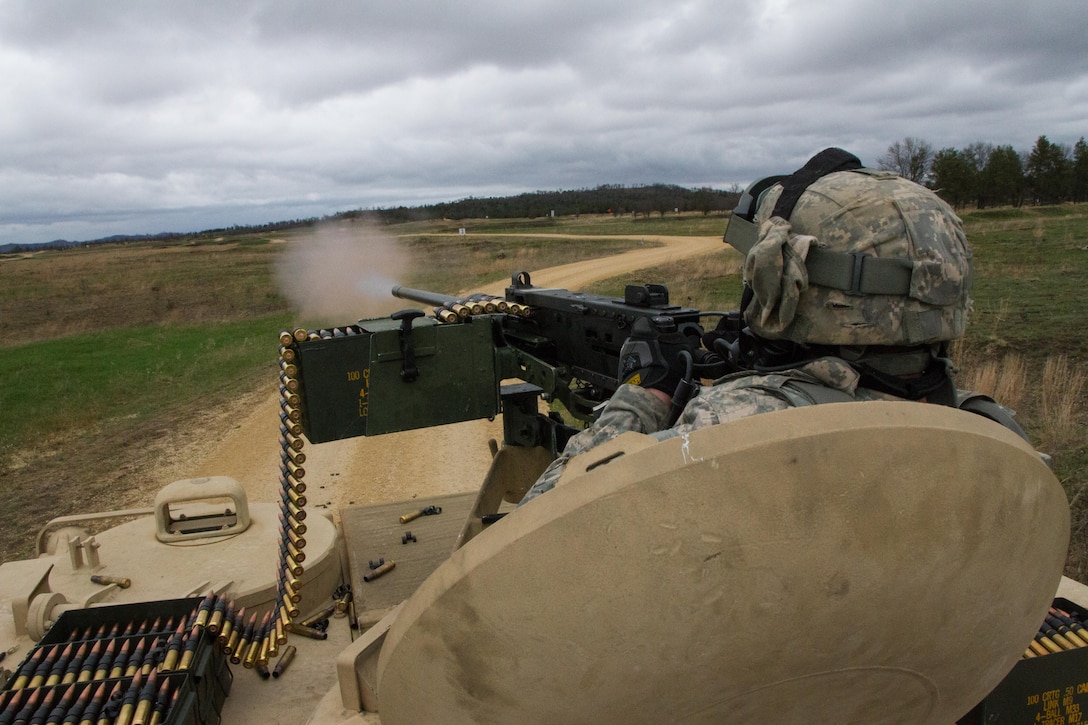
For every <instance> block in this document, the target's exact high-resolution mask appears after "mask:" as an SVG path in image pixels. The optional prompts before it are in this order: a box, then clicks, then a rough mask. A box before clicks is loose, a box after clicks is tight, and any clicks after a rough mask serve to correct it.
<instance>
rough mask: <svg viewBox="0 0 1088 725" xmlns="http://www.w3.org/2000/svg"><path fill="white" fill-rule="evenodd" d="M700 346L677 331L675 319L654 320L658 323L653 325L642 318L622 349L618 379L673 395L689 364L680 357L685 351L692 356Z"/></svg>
mask: <svg viewBox="0 0 1088 725" xmlns="http://www.w3.org/2000/svg"><path fill="white" fill-rule="evenodd" d="M697 344H698V340H697V339H693V338H690V337H688V336H687V335H684V334H682V333H680V332H677V331H676V323H675V322H674V321H673V320H672V318H669V317H660V318H654V322H651V321H650V320H649V319H648V318H646V317H640V318H639V319H638V320H636V321H635V324H634V325H633V326H632V327H631V336H630V337H628V338H627V340H626V341H625V342H624V343H623V347H622V348H620V367H619V372H618V375H617V379H618V380H619V382H620V383H628V384H630V385H640V386H642V387H644V388H651V389H654V390H660V391H662V392H665V393H668V394H669V395H672V394H673V392H674V391H675V390H676V387H677V386H678V385H679V384H680V381H681V380H682V379H683V378H684V374H685V371H686V369H687V363H686V361H685V360H684V358H683V357H682V356H681V354H680V353H681V352H683V351H685V350H687V351H689V352H690V351H691V349H692V347H693V346H695V345H697Z"/></svg>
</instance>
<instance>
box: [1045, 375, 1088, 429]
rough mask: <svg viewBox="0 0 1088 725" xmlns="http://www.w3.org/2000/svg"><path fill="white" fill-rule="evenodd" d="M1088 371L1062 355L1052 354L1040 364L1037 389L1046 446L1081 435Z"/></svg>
mask: <svg viewBox="0 0 1088 725" xmlns="http://www.w3.org/2000/svg"><path fill="white" fill-rule="evenodd" d="M1086 382H1088V373H1085V370H1084V368H1082V367H1079V366H1075V365H1073V364H1072V363H1070V361H1069V359H1068V358H1067V357H1066V356H1065V355H1051V356H1050V357H1048V358H1047V359H1046V363H1044V365H1043V379H1042V385H1041V390H1040V426H1039V429H1040V435H1041V437H1042V438H1043V443H1044V445H1046V446H1047V447H1058V446H1062V445H1065V444H1068V443H1070V442H1072V441H1073V440H1074V439H1075V438H1076V437H1078V436H1083V435H1084V428H1083V425H1082V421H1081V417H1082V416H1081V413H1082V411H1083V410H1084V389H1085V384H1086Z"/></svg>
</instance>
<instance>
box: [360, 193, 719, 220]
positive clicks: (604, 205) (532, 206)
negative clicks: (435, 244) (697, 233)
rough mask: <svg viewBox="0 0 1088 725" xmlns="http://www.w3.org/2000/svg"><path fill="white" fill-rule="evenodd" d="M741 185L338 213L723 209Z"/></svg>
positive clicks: (399, 215) (506, 215) (511, 215)
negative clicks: (721, 187) (725, 187)
mask: <svg viewBox="0 0 1088 725" xmlns="http://www.w3.org/2000/svg"><path fill="white" fill-rule="evenodd" d="M739 199H740V190H739V189H738V188H736V187H734V188H732V189H729V190H721V189H712V188H709V187H703V188H698V189H688V188H685V187H682V186H676V185H673V184H639V185H626V184H603V185H601V186H597V187H594V188H592V189H566V190H559V191H533V192H527V193H524V194H517V195H514V196H490V197H474V196H471V197H468V198H466V199H459V200H457V201H448V202H441V203H437V204H426V205H423V206H415V207H406V206H398V207H392V208H384V209H370V210H365V211H363V210H359V211H356V212H347V213H345V214H343V215H340V216H365V217H370V218H374V219H377V220H379V221H381V222H383V223H386V224H396V223H399V222H406V221H419V220H423V219H484V218H491V219H535V218H539V217H547V216H577V215H579V214H612V215H615V216H624V215H628V214H631V215H634V216H640V215H642V216H650V215H651V214H659V215H661V216H665V215H666V214H671V213H675V212H693V211H694V212H701V213H702V214H711V213H718V212H725V211H727V210H730V209H732V208H733V207H734V206H736V203H737V201H738V200H739Z"/></svg>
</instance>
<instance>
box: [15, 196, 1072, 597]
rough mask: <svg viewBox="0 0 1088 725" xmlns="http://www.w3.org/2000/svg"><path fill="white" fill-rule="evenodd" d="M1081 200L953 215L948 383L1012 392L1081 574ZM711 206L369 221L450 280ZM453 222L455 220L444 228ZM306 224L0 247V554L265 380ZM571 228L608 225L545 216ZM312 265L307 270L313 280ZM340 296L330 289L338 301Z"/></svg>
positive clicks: (291, 316)
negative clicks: (964, 265)
mask: <svg viewBox="0 0 1088 725" xmlns="http://www.w3.org/2000/svg"><path fill="white" fill-rule="evenodd" d="M1086 216H1088V209H1086V208H1085V207H1084V206H1083V205H1081V206H1064V207H1055V208H1040V209H1000V210H985V211H980V212H973V213H969V214H966V215H965V222H966V224H967V228H968V234H969V237H970V238H971V240H972V245H973V248H974V253H975V262H976V264H975V270H976V276H975V287H974V297H975V308H974V313H973V318H972V326H971V329H970V332H969V335H968V337H967V339H966V340H965V341H964V342H963V343H961V344H958V345H957V346H956V350H955V357H956V359H957V361H958V362H959V365H960V367H961V370H962V372H961V373H960V376H959V380H960V381H962V382H963V384H964V386H966V387H971V388H972V389H977V390H980V391H983V392H991V391H995V392H997V394H998V396H999V397H1000V398H1001V399H1002V400H1005V401H1009V402H1011V403H1012V404H1013V406H1014V407H1016V408H1017V410H1018V413H1019V415H1018V417H1019V419H1020V421H1021V422H1022V423H1023V424H1024V425H1025V426H1026V427H1027V429H1028V431H1029V433H1030V434H1031V435H1032V437H1033V440H1034V441H1035V442H1036V444H1037V445H1039V446H1040V447H1041V448H1042V449H1044V450H1047V451H1048V452H1050V453H1051V454H1052V455H1053V456H1054V462H1055V471H1056V473H1057V475H1058V476H1059V478H1060V479H1061V480H1062V483H1063V485H1064V486H1065V487H1066V490H1067V492H1068V493H1069V496H1070V499H1071V501H1072V503H1073V510H1074V541H1073V545H1072V546H1071V549H1070V556H1069V564H1068V568H1067V573H1069V574H1070V575H1071V576H1075V577H1077V578H1079V579H1082V580H1088V505H1086V496H1085V495H1084V489H1085V487H1086V485H1088V441H1086V440H1085V436H1084V434H1083V431H1084V423H1085V383H1084V374H1083V372H1082V371H1083V370H1084V369H1085V367H1086V366H1085V363H1086V362H1088V336H1085V335H1084V333H1083V330H1084V329H1086V326H1088V297H1086V296H1084V295H1082V294H1080V292H1081V288H1082V287H1083V286H1084V285H1085V283H1086V282H1088V219H1086ZM724 225H725V220H724V218H723V217H721V216H707V217H704V216H701V215H681V216H673V215H670V216H666V217H664V218H659V217H653V218H638V219H634V218H631V217H623V218H613V217H610V216H583V217H578V218H555V219H552V218H543V219H534V220H499V219H493V220H492V219H487V220H468V221H454V222H450V221H440V222H427V223H413V224H405V225H399V226H395V227H390V228H387V229H385V230H383V231H384V234H383V238H385V239H386V240H387V246H388V247H389V248H391V249H392V250H393V253H394V255H395V256H397V257H398V259H397V262H398V264H397V265H396V268H397V269H399V270H401V271H400V273H399V274H398V276H397V277H396V278H395V280H394V281H397V282H402V283H405V284H408V285H410V286H414V287H423V288H428V289H433V290H436V291H442V292H456V291H463V290H467V289H472V288H474V287H475V286H478V285H480V284H482V283H484V282H490V281H494V280H497V279H503V278H506V277H508V276H509V275H510V274H511V273H512V272H514V271H517V270H520V269H525V270H529V271H532V270H534V269H540V268H543V267H547V266H551V265H554V264H561V263H565V262H570V261H574V260H577V259H585V258H588V257H591V256H601V255H605V254H611V253H613V252H616V251H620V250H622V249H625V248H629V247H631V246H637V245H639V244H644V243H648V242H645V241H643V237H649V236H652V235H657V234H665V235H676V234H685V235H700V236H709V235H720V234H721V233H722V231H723V229H724ZM461 227H464V228H466V230H467V231H468V234H467V235H466V236H460V235H459V234H458V233H457V231H458V229H459V228H461ZM310 234H311V233H310V232H306V231H295V232H290V233H275V234H239V235H233V236H224V237H218V238H210V239H209V238H193V239H187V240H180V241H178V242H176V243H171V244H160V243H155V244H152V243H140V244H128V245H123V246H121V245H107V246H100V247H94V248H86V249H73V250H69V251H64V252H41V253H36V254H31V255H17V256H8V257H0V320H2V321H3V325H4V327H3V329H4V333H5V334H4V335H3V336H2V337H0V376H2V379H3V380H4V382H5V385H4V386H3V387H2V388H0V410H3V412H4V418H5V421H6V423H7V425H5V426H4V427H3V428H2V429H0V466H2V468H0V470H2V471H3V474H4V477H5V486H4V487H3V488H2V489H0V505H2V506H3V510H4V511H5V512H6V514H7V518H6V521H5V526H4V527H3V530H2V532H0V558H2V559H3V560H10V559H14V558H20V557H22V556H25V555H27V554H28V553H29V551H30V541H31V540H32V536H33V535H34V533H36V531H37V528H38V527H40V526H41V525H42V524H43V523H44V522H45V521H46V520H48V519H49V518H52V517H54V516H60V515H64V514H69V513H74V512H76V511H79V510H83V511H86V510H88V509H90V510H105V509H109V508H115V507H118V506H122V505H129V503H130V502H131V501H132V500H134V499H137V498H139V497H140V496H143V495H145V493H146V492H144V491H143V490H142V489H143V488H145V487H146V486H147V485H148V480H147V477H146V470H147V469H146V466H148V465H153V463H154V461H153V454H152V453H150V452H153V451H154V450H155V444H156V442H163V441H166V440H168V439H169V438H170V437H171V436H173V435H178V434H179V433H178V431H179V430H182V429H183V424H191V423H192V422H193V421H194V420H199V416H200V415H201V414H202V411H206V410H208V409H209V408H214V407H217V406H220V405H221V404H222V401H225V400H230V399H233V398H236V397H238V396H240V395H243V394H244V393H246V392H249V391H252V390H254V389H260V388H262V387H265V386H269V385H271V384H272V383H271V382H270V381H272V380H274V375H275V368H274V355H275V348H276V333H277V332H278V330H280V329H281V328H283V327H289V326H294V325H296V324H303V325H307V326H308V321H307V320H306V319H305V318H304V316H303V313H301V312H300V311H299V308H298V306H297V304H296V302H295V301H294V300H293V298H292V297H291V296H290V295H289V294H287V293H286V292H285V291H284V289H283V287H282V285H281V279H282V268H283V260H284V259H285V257H286V255H287V251H288V250H290V249H298V248H303V247H305V246H306V245H307V242H308V241H309V236H310ZM337 234H338V235H339V237H340V238H341V241H342V240H343V239H347V240H348V242H349V243H350V242H351V240H352V239H354V238H355V237H354V236H353V234H352V232H351V231H350V230H345V229H343V228H341V229H339V230H338V231H337ZM578 234H587V235H588V234H592V235H597V234H608V235H613V236H617V237H620V236H623V237H626V238H625V239H615V240H607V241H602V240H592V241H585V240H577V239H571V238H568V237H567V236H564V235H578ZM493 235H502V236H493ZM541 235H543V236H541ZM388 240H392V241H391V242H390V241H388ZM356 246H358V245H356ZM389 251H390V249H385V253H388V252H389ZM364 252H365V253H364V254H363V256H362V257H361V259H362V261H361V262H359V263H358V264H357V265H355V264H351V263H349V262H353V261H354V260H355V257H353V256H351V254H347V255H346V256H345V257H344V259H342V260H338V259H333V260H332V261H333V262H334V267H335V268H338V269H336V270H334V271H338V272H343V271H344V269H345V268H346V269H347V270H348V271H349V272H350V271H352V270H353V269H354V267H355V266H360V267H361V268H370V267H374V268H375V269H371V270H370V271H372V272H373V271H385V270H377V268H378V267H381V266H382V265H381V264H378V261H377V260H378V256H377V255H376V254H371V253H370V252H367V251H366V250H364ZM326 256H327V255H326ZM326 261H328V260H326ZM363 271H367V270H366V269H360V273H362V272H363ZM739 274H740V269H739V263H738V261H737V258H736V257H731V256H729V255H725V254H721V255H718V254H715V255H712V256H710V257H707V258H704V259H695V260H688V261H685V262H680V263H676V264H675V265H672V266H669V267H664V268H660V269H655V270H647V271H645V272H643V273H639V274H635V275H630V276H629V277H628V278H625V279H614V280H607V281H605V282H602V283H600V284H599V285H596V286H595V287H594V288H593V290H592V291H598V292H604V293H607V294H616V293H618V292H619V291H620V290H621V289H622V286H623V284H624V283H626V282H628V281H635V282H639V283H641V282H647V281H654V282H664V283H667V284H668V285H669V288H670V292H671V297H672V300H673V301H674V302H677V303H681V304H685V305H690V306H694V307H699V308H702V309H730V308H733V307H735V306H736V304H737V298H738V295H739V288H740V277H739ZM318 279H319V281H318V282H316V283H311V285H312V286H321V282H320V279H321V278H318ZM383 284H384V282H383ZM387 290H388V285H386V286H384V287H382V290H381V291H382V292H383V293H384V291H387ZM355 312H356V311H355V310H354V309H353V308H351V307H345V308H344V310H343V313H342V314H343V319H340V320H337V321H338V322H343V321H346V320H351V319H354V317H355V316H359V315H358V314H355ZM149 456H151V458H149ZM135 461H143V464H137V463H134V462H135ZM158 483H159V484H161V482H158Z"/></svg>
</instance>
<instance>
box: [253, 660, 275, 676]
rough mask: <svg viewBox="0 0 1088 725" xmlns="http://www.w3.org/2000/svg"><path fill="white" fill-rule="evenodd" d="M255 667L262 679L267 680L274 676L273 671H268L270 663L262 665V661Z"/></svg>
mask: <svg viewBox="0 0 1088 725" xmlns="http://www.w3.org/2000/svg"><path fill="white" fill-rule="evenodd" d="M253 669H254V670H255V671H256V672H257V674H258V675H260V677H261V679H262V680H267V679H268V678H269V677H271V676H272V673H271V672H269V671H268V665H262V664H261V663H260V662H258V663H257V665H256V667H254V668H253Z"/></svg>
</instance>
